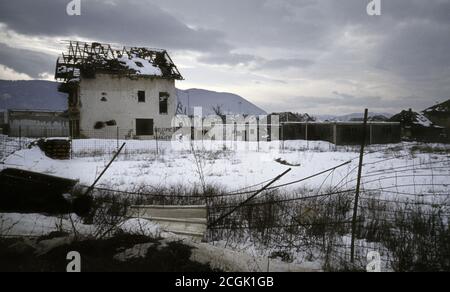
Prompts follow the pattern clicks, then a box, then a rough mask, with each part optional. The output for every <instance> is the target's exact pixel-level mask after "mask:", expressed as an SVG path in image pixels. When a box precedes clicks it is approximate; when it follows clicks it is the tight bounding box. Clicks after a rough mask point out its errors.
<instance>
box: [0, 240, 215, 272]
mask: <svg viewBox="0 0 450 292" xmlns="http://www.w3.org/2000/svg"><path fill="white" fill-rule="evenodd" d="M71 251H77V252H79V253H80V255H81V271H82V272H212V271H213V270H212V269H211V268H210V266H209V265H204V264H200V263H197V262H193V261H191V260H190V256H191V247H189V246H186V245H183V244H182V243H181V242H169V243H167V242H164V241H163V240H157V239H151V238H148V237H145V236H139V235H118V236H115V237H113V238H108V239H103V240H93V239H84V240H74V239H73V238H71V237H69V236H67V235H64V234H52V235H49V236H46V237H41V238H37V239H29V238H9V239H5V238H3V239H0V272H66V268H67V265H68V264H69V262H70V261H69V260H66V257H67V254H68V253H69V252H71Z"/></svg>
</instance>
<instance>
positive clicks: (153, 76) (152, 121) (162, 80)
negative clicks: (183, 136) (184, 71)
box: [55, 42, 183, 139]
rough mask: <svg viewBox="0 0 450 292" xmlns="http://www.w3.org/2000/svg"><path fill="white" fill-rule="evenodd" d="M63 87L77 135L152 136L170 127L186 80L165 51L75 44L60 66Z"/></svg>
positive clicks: (60, 78) (57, 65)
mask: <svg viewBox="0 0 450 292" xmlns="http://www.w3.org/2000/svg"><path fill="white" fill-rule="evenodd" d="M55 78H56V79H57V80H62V81H64V83H63V84H62V85H61V86H60V88H59V90H60V91H62V92H65V93H68V95H69V120H70V122H69V124H70V135H71V136H72V137H86V138H108V136H110V135H111V133H116V131H118V130H119V129H120V136H121V138H140V139H145V138H150V137H152V136H153V135H154V129H155V128H170V127H171V123H172V118H173V117H174V116H175V113H176V107H177V97H176V91H175V80H183V77H182V76H181V74H180V72H179V71H178V69H177V67H176V66H175V64H174V63H173V61H172V59H171V58H170V56H169V55H168V54H167V52H166V51H165V50H160V49H147V48H137V47H131V48H127V47H124V48H121V49H117V48H113V47H112V46H111V45H108V44H100V43H81V42H70V43H69V45H68V49H67V51H66V52H65V53H63V54H62V56H61V57H59V58H58V61H57V64H56V72H55Z"/></svg>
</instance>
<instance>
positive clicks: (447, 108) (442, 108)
mask: <svg viewBox="0 0 450 292" xmlns="http://www.w3.org/2000/svg"><path fill="white" fill-rule="evenodd" d="M433 112H438V113H450V99H449V100H447V101H445V102H443V103H440V104H437V105H435V106H432V107H430V108H427V109H426V110H424V113H427V114H429V113H433Z"/></svg>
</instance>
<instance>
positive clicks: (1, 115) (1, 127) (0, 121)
mask: <svg viewBox="0 0 450 292" xmlns="http://www.w3.org/2000/svg"><path fill="white" fill-rule="evenodd" d="M6 124H7V122H6V111H4V110H0V134H6Z"/></svg>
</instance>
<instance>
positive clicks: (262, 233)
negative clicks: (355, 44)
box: [0, 129, 450, 271]
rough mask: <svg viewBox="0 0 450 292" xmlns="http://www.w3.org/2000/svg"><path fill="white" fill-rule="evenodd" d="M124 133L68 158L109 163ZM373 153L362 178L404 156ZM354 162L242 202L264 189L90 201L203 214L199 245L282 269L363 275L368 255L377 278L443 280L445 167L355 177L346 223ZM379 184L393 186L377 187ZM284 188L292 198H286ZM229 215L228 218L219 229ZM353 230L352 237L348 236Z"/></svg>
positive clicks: (76, 144)
mask: <svg viewBox="0 0 450 292" xmlns="http://www.w3.org/2000/svg"><path fill="white" fill-rule="evenodd" d="M157 131H158V130H156V131H155V133H156V132H157ZM127 132H129V131H126V130H123V131H122V130H120V129H119V130H117V129H115V133H114V131H113V130H111V135H112V136H114V134H115V136H116V138H115V139H114V138H106V139H100V138H99V139H89V140H85V139H75V140H73V141H72V145H73V150H72V151H73V153H74V154H73V155H74V156H75V157H83V156H89V155H92V153H93V151H94V152H95V151H98V150H99V149H102V152H98V153H96V155H104V154H108V155H109V154H113V153H115V152H116V151H117V149H118V148H119V146H120V145H121V144H122V142H123V141H124V140H125V139H127V136H126V133H127ZM162 132H163V131H162V130H161V133H162ZM165 137H168V136H163V135H161V136H158V135H155V137H154V138H153V139H150V140H147V141H137V140H128V141H127V147H128V148H126V149H125V150H124V154H125V155H126V154H127V151H128V153H133V154H139V153H148V151H149V149H151V151H155V152H156V153H158V152H160V151H164V150H163V149H164V147H160V145H161V144H159V143H164V142H166V141H169V140H167V138H165ZM130 139H132V137H130ZM29 142H30V140H29V139H24V138H22V137H15V138H12V137H7V136H4V135H0V150H1V151H0V153H3V154H2V155H3V157H5V156H6V155H8V154H10V153H12V152H14V151H17V150H20V149H23V148H24V147H26V145H27V143H29ZM381 151H382V152H383V153H384V154H385V158H383V159H380V160H377V161H371V162H368V163H364V164H363V168H364V169H368V168H369V167H373V166H376V165H379V164H382V165H387V164H386V162H388V161H390V160H393V159H399V158H406V157H411V156H412V154H411V153H407V154H399V151H398V149H395V148H393V149H389V148H386V147H380V149H379V150H369V151H366V152H365V155H369V154H374V153H377V152H381ZM0 158H1V156H0ZM358 158H359V157H355V158H354V159H352V160H349V161H348V162H345V163H342V164H340V165H337V166H336V167H333V168H330V169H327V170H324V171H321V172H319V173H316V174H313V175H311V176H308V177H305V178H300V179H297V180H294V181H291V182H287V183H283V184H274V185H273V186H270V187H269V188H266V189H264V190H263V191H262V192H261V193H260V194H259V195H258V196H257V197H255V198H253V199H251V200H249V201H248V199H249V198H250V197H251V196H252V195H254V194H255V193H256V192H258V191H260V190H261V188H262V187H263V186H264V185H265V184H267V183H268V182H270V181H272V179H268V180H266V181H262V182H260V183H258V184H255V185H252V186H247V187H244V188H240V189H237V190H233V191H228V190H221V189H218V188H215V187H209V186H195V187H193V188H190V189H187V188H186V187H183V186H178V187H177V186H175V187H169V186H159V187H158V186H145V187H140V189H133V190H131V191H119V190H113V189H108V188H99V187H97V188H95V192H94V194H95V196H96V197H97V198H103V199H105V198H106V199H110V200H117V198H120V203H121V204H123V205H132V204H133V205H136V204H138V205H139V204H148V205H198V204H206V205H207V206H208V222H215V223H216V224H214V225H210V226H209V228H208V234H207V240H208V241H209V242H211V243H213V244H218V243H219V242H221V243H223V242H225V246H230V247H233V248H242V247H243V246H245V245H248V244H249V243H251V244H252V245H253V246H255V247H256V248H258V249H259V250H262V251H264V252H265V253H266V254H267V255H268V256H271V257H279V258H282V259H283V260H285V261H293V260H294V259H297V260H298V258H299V257H302V259H303V260H305V261H306V260H314V259H317V258H320V259H321V260H322V261H323V263H324V267H325V268H326V269H328V270H335V269H336V270H342V269H349V270H364V269H365V267H366V265H367V255H368V254H369V252H371V251H376V252H378V253H379V254H380V257H381V258H380V260H381V262H382V268H383V269H384V270H388V271H421V270H424V271H429V270H434V271H435V270H437V271H448V270H450V229H449V219H450V218H449V216H450V202H449V199H450V188H449V184H448V183H447V182H446V180H445V178H446V177H447V176H448V177H450V159H435V160H432V161H428V162H422V163H419V164H414V163H413V164H407V165H402V166H392V167H383V168H377V169H375V170H367V171H364V172H363V175H362V176H361V185H362V192H361V196H360V198H359V204H358V206H357V207H358V208H357V211H358V216H357V218H356V221H354V220H353V218H352V216H353V212H354V210H353V205H354V202H355V183H356V180H357V179H356V175H357V174H356V169H357V168H358V167H357V166H356V165H355V163H356V160H357V159H358ZM412 161H413V160H412ZM344 166H346V167H350V168H349V170H348V172H347V174H346V175H345V176H344V177H343V178H342V179H341V180H340V181H338V182H337V183H334V184H333V185H331V186H326V187H324V186H325V181H326V180H327V179H329V177H330V176H332V174H333V173H334V172H335V171H336V170H338V169H341V168H343V167H344ZM323 175H327V176H326V177H325V178H324V182H323V184H322V185H321V186H320V187H319V188H318V189H316V190H310V189H305V188H302V186H303V184H304V183H307V182H308V181H309V180H311V179H312V178H317V177H318V176H323ZM421 178H425V179H426V180H423V179H421ZM386 181H393V183H391V184H387V183H386ZM447 181H448V180H447ZM376 183H378V185H377V186H375V184H376ZM291 186H295V187H298V189H296V190H295V191H293V190H292V189H291V188H289V189H288V188H287V187H291ZM81 187H86V186H81ZM106 201H107V200H104V201H103V202H106ZM247 201H248V202H247ZM244 202H245V204H244ZM231 210H234V212H232V213H231V214H229V215H228V216H226V217H224V218H223V219H221V218H222V217H223V215H224V214H227V213H228V212H230V211H231ZM218 219H221V220H218ZM354 223H356V225H355V226H356V230H354V229H353V228H352V225H353V224H354ZM352 232H355V235H356V246H355V254H354V256H355V259H356V260H355V261H354V262H351V235H352Z"/></svg>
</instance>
